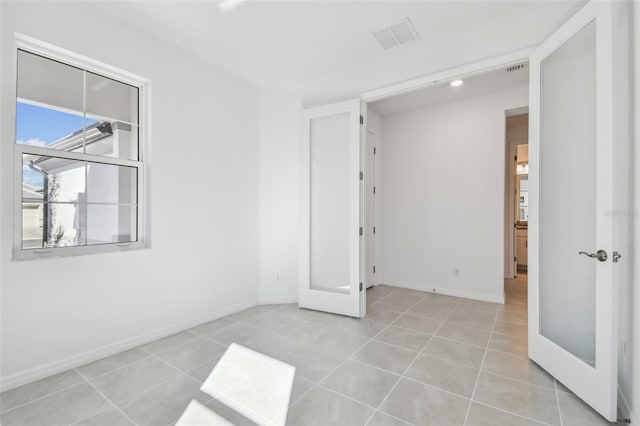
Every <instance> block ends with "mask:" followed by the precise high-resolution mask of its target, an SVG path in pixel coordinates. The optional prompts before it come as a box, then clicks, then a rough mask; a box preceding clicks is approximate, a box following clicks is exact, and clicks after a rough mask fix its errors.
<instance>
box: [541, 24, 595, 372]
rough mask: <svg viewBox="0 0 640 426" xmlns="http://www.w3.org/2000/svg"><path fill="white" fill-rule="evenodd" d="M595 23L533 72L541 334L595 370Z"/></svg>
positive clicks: (585, 28) (570, 40)
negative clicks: (537, 146)
mask: <svg viewBox="0 0 640 426" xmlns="http://www.w3.org/2000/svg"><path fill="white" fill-rule="evenodd" d="M595 31H596V28H595V22H593V21H592V22H591V23H589V24H588V25H587V26H585V27H584V28H583V29H582V30H581V31H580V32H578V33H577V34H576V35H574V36H573V37H572V38H571V39H569V40H568V41H566V42H565V43H564V44H563V45H562V46H561V47H560V48H558V49H557V50H556V51H555V52H554V53H552V54H551V55H549V56H548V57H547V58H545V59H544V60H543V61H542V63H541V65H540V76H541V81H540V84H541V89H540V318H541V324H540V330H541V334H542V335H543V336H545V337H546V338H548V339H550V340H551V341H553V342H554V343H556V344H557V345H559V346H561V347H562V348H564V349H566V350H567V351H569V352H571V353H572V354H574V355H575V356H576V357H578V358H580V359H582V360H583V361H584V362H586V363H588V364H590V365H592V366H595V362H596V359H595V289H596V282H595V279H596V274H595V268H596V266H597V265H596V264H597V263H598V261H597V260H596V259H591V258H588V257H586V256H580V255H578V252H579V251H588V252H595V251H597V250H598V247H597V245H596V216H595V213H596V192H595V191H596V46H595V41H596V39H595V36H596V33H595Z"/></svg>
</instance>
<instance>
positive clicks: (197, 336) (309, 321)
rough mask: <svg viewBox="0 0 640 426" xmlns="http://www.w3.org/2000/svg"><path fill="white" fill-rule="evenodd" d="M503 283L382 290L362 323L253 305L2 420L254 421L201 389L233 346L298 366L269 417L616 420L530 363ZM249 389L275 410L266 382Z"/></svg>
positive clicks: (522, 284) (86, 376)
mask: <svg viewBox="0 0 640 426" xmlns="http://www.w3.org/2000/svg"><path fill="white" fill-rule="evenodd" d="M506 287H507V303H506V304H505V305H497V304H491V303H483V302H477V301H471V300H465V299H459V298H453V297H447V296H440V295H434V294H430V293H422V292H417V291H412V290H405V289H398V288H394V287H389V286H377V287H375V288H372V289H370V290H368V291H367V303H368V314H367V317H366V318H365V319H362V320H357V319H352V318H346V317H341V316H336V315H331V314H326V313H321V312H315V311H308V310H303V309H299V308H297V306H295V305H269V306H259V307H256V308H252V309H249V310H246V311H243V312H239V313H237V314H234V315H230V316H229V317H226V318H223V319H220V320H217V321H213V322H210V323H207V324H203V325H201V326H199V327H196V328H193V329H191V330H188V331H185V332H182V333H179V334H176V335H173V336H170V337H167V338H164V339H161V340H158V341H155V342H152V343H149V344H146V345H143V346H140V347H138V348H135V349H132V350H129V351H126V352H122V353H120V354H117V355H115V356H112V357H109V358H106V359H103V360H100V361H97V362H94V363H92V364H88V365H85V366H82V367H79V368H76V369H73V370H70V371H67V372H64V373H61V374H58V375H56V376H53V377H49V378H47V379H44V380H41V381H38V382H35V383H32V384H28V385H25V386H22V387H20V388H17V389H13V390H9V391H7V392H4V393H3V394H1V395H0V411H1V414H0V422H1V423H2V425H4V426H12V425H20V426H36V425H105V426H119V425H173V424H176V423H177V424H179V425H182V426H205V425H223V424H224V425H228V424H235V425H244V424H254V422H252V421H251V420H249V418H248V417H251V416H246V415H243V414H241V413H240V412H238V410H237V409H236V410H234V409H233V408H231V407H230V404H225V403H223V402H222V401H223V399H222V398H213V397H212V396H211V394H210V393H207V392H204V391H203V390H202V389H205V390H206V384H205V385H203V382H205V380H206V379H207V378H208V377H209V375H210V374H211V372H212V370H213V368H214V367H215V366H216V364H217V363H218V362H220V363H222V361H219V360H220V358H221V357H222V356H223V354H224V353H225V351H226V350H227V348H228V347H229V345H230V344H232V343H236V344H239V345H242V346H244V347H246V348H249V349H252V350H253V351H256V352H259V353H261V354H264V355H267V356H268V357H271V358H275V359H276V360H279V361H282V362H283V363H286V364H288V365H291V366H294V367H295V369H296V370H295V379H293V387H292V389H291V398H290V401H289V408H288V412H287V410H286V408H285V409H284V412H282V413H279V414H278V415H277V416H276V415H275V414H276V413H275V412H273V410H272V411H270V413H271V415H270V416H271V417H269V418H270V419H271V420H268V421H265V422H264V423H268V424H273V425H276V424H282V423H284V422H285V419H286V424H288V425H301V426H302V425H323V426H324V425H341V426H350V425H365V424H366V425H370V426H374V425H375V426H379V425H407V424H413V425H435V426H447V425H464V426H489V425H491V426H500V425H505V426H506V425H509V426H512V425H515V426H519V425H522V426H534V425H541V424H546V425H560V426H573V425H580V426H589V425H601V424H608V423H607V422H605V421H604V420H603V419H602V418H601V417H599V416H598V415H597V414H596V413H594V412H593V411H592V410H591V409H590V408H588V407H587V406H585V405H584V404H583V403H582V402H581V401H580V400H578V399H577V398H576V397H575V396H574V395H572V394H571V393H570V392H568V391H567V390H566V389H565V388H564V387H563V386H562V385H561V384H560V383H558V382H556V381H555V380H554V379H553V378H552V377H551V376H549V375H548V374H547V373H546V372H544V371H543V370H542V369H540V368H539V367H537V366H536V365H535V364H533V363H532V362H530V361H529V360H528V359H527V357H526V353H527V336H526V333H527V305H526V303H527V298H526V281H525V280H522V279H520V280H509V281H508V282H507V285H506ZM223 359H224V358H223ZM227 379H228V378H227ZM235 379H237V380H240V378H238V377H236V378H235ZM245 388H248V389H246V392H253V398H254V400H255V398H256V397H257V398H258V401H257V402H258V403H261V402H264V404H263V405H264V407H266V408H270V409H272V408H273V406H269V407H267V405H268V404H267V402H268V401H267V400H268V399H269V398H270V397H273V395H272V392H271V389H270V388H269V387H266V391H265V389H264V388H265V386H263V388H260V386H259V385H256V386H245ZM289 388H290V386H289ZM285 391H286V392H287V394H288V392H289V389H285ZM274 392H275V391H274ZM236 393H237V392H236ZM276 393H277V392H276ZM261 398H262V399H264V401H260V399H261ZM285 407H286V403H285ZM240 411H242V410H240ZM245 414H246V412H245ZM251 418H253V419H255V416H254V417H251Z"/></svg>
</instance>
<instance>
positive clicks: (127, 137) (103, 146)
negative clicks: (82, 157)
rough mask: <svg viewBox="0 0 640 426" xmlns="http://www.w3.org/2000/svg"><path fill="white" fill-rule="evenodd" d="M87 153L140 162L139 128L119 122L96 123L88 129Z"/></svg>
mask: <svg viewBox="0 0 640 426" xmlns="http://www.w3.org/2000/svg"><path fill="white" fill-rule="evenodd" d="M86 153H87V154H93V155H103V156H105V157H113V158H122V159H124V160H138V127H137V126H135V125H132V124H128V123H123V122H118V121H116V122H110V121H99V122H96V123H94V124H93V125H92V126H90V127H87V147H86Z"/></svg>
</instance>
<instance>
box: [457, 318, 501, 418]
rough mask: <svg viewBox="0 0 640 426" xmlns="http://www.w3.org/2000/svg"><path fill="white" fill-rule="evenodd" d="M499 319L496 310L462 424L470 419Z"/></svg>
mask: <svg viewBox="0 0 640 426" xmlns="http://www.w3.org/2000/svg"><path fill="white" fill-rule="evenodd" d="M497 321H498V312H496V314H495V316H494V318H493V327H492V328H491V333H490V334H489V340H488V341H487V346H486V347H485V349H484V355H483V356H482V362H481V363H480V368H479V369H478V377H476V383H475V384H474V385H473V391H472V392H471V396H470V397H469V406H468V407H467V413H466V415H465V417H464V422H463V423H462V426H466V424H467V421H469V413H471V406H472V405H473V402H474V397H475V395H476V389H477V388H478V383H480V376H482V367H484V362H485V360H486V359H487V353H488V352H489V342H490V341H491V337H493V329H495V328H496V322H497Z"/></svg>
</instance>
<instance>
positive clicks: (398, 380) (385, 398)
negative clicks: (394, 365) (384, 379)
mask: <svg viewBox="0 0 640 426" xmlns="http://www.w3.org/2000/svg"><path fill="white" fill-rule="evenodd" d="M425 297H426V296H422V297H421V298H420V299H419V300H417V301H416V302H415V303H414V304H413V305H411V306H409V307H408V308H407V309H406V310H405V311H404V312H405V313H406V312H408V311H409V310H411V308H413V307H414V306H416V305H417V304H418V303H420V302H421V301H422V300H424V298H425ZM399 318H400V317H398V318H396V319H395V320H393V321H391V323H389V325H387V326H386V327H385V328H384V329H383V330H381V331H380V333H378V334H377V335H375V336H374V337H372V338H371V341H373V340H374V339H375V337H377V336H379V335H380V334H381V333H382V332H384V331H385V330H386V329H387V328H389V327H391V326H393V324H394V323H395V322H396V321H397V320H398V319H399ZM436 331H437V330H436ZM432 337H433V335H432ZM432 337H429V339H428V340H427V341H426V342H425V344H424V345H423V346H422V349H424V347H425V346H426V345H427V343H429V341H431V338H432ZM382 343H384V342H382ZM392 346H395V345H392ZM403 349H404V348H403ZM422 349H420V350H419V351H417V352H416V356H415V357H414V360H415V359H416V358H417V357H418V356H419V355H420V352H421V351H422ZM365 364H367V363H365ZM412 364H413V361H412V362H411V363H410V364H409V366H411V365H412ZM367 365H369V364H367ZM407 368H409V367H407ZM381 370H384V369H382V368H381ZM405 370H406V369H405ZM389 372H390V371H389ZM393 374H395V375H397V376H398V379H397V380H396V382H395V383H394V384H393V386H391V388H390V389H389V392H387V394H386V395H385V397H384V398H382V400H381V401H380V403H379V404H378V406H377V407H376V408H375V410H374V412H373V414H371V416H370V417H369V418H368V419H367V421H366V422H365V424H367V423H369V421H371V419H372V418H373V416H375V414H376V411H379V409H380V407H381V406H382V404H384V402H385V401H386V400H387V398H389V395H391V393H392V392H393V391H394V389H395V388H396V387H397V386H398V383H400V380H402V377H403V375H398V374H397V373H393ZM403 374H404V372H403ZM385 414H386V413H385ZM392 417H394V416H392Z"/></svg>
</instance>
